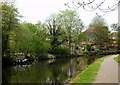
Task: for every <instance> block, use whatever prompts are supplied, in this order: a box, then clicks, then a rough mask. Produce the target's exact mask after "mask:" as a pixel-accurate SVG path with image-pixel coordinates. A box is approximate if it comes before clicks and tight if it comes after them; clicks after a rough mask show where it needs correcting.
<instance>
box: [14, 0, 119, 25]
mask: <svg viewBox="0 0 120 85" xmlns="http://www.w3.org/2000/svg"><path fill="white" fill-rule="evenodd" d="M99 1H100V0H99ZM108 1H109V2H106V4H105V6H103V8H104V7H106V6H107V5H108V4H110V5H111V4H114V1H115V0H111V2H110V0H108ZM112 1H113V2H112ZM66 2H68V3H70V2H71V0H16V3H15V5H16V8H18V11H19V13H20V15H22V16H24V17H23V18H21V21H22V22H23V21H27V22H31V23H37V22H38V21H41V22H42V23H43V22H44V21H45V20H46V19H47V17H49V16H50V15H51V14H53V13H59V11H61V10H65V9H70V8H68V7H67V6H65V5H64V4H65V3H66ZM97 3H98V2H97ZM96 12H97V13H98V14H101V12H100V11H99V10H96V11H92V12H88V11H85V10H83V9H82V8H79V9H78V10H77V13H78V14H79V16H80V19H81V20H82V21H83V23H84V25H85V26H86V27H87V26H88V25H89V24H90V22H91V20H92V19H93V18H94V17H95V15H96ZM103 18H104V19H105V20H106V22H107V24H108V25H109V26H110V25H111V24H113V23H117V22H118V10H116V11H113V12H109V13H107V14H106V15H105V16H103Z"/></svg>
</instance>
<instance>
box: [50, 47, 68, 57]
mask: <svg viewBox="0 0 120 85" xmlns="http://www.w3.org/2000/svg"><path fill="white" fill-rule="evenodd" d="M49 53H52V54H60V55H66V54H69V52H68V49H67V48H65V47H60V46H58V47H53V48H51V49H50V50H49Z"/></svg>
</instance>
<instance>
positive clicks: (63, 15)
mask: <svg viewBox="0 0 120 85" xmlns="http://www.w3.org/2000/svg"><path fill="white" fill-rule="evenodd" d="M59 18H60V20H61V24H62V28H64V29H65V32H66V37H67V38H68V48H69V51H72V48H71V44H72V43H73V42H77V40H78V37H77V36H78V35H79V34H80V33H81V31H82V29H83V28H84V26H83V22H82V21H81V19H80V18H79V16H78V14H77V13H76V11H72V10H65V11H61V12H60V13H59ZM73 37H76V39H77V40H76V39H75V38H74V39H75V40H73Z"/></svg>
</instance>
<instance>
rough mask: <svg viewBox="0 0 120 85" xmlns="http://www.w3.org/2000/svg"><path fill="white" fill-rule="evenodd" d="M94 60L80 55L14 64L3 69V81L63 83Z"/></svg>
mask: <svg viewBox="0 0 120 85" xmlns="http://www.w3.org/2000/svg"><path fill="white" fill-rule="evenodd" d="M93 60H94V59H92V58H90V57H79V58H73V59H58V60H55V59H53V60H48V61H46V60H45V61H40V62H36V63H34V64H32V65H17V66H12V67H9V68H6V69H3V83H4V82H9V83H63V82H65V80H66V79H68V78H70V77H72V76H73V75H75V74H76V73H77V72H78V71H82V70H83V69H84V68H85V67H86V66H87V65H88V64H90V63H91V62H92V61H93ZM8 71H9V72H8Z"/></svg>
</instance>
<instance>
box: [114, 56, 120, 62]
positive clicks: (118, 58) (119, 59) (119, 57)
mask: <svg viewBox="0 0 120 85" xmlns="http://www.w3.org/2000/svg"><path fill="white" fill-rule="evenodd" d="M114 60H116V61H117V62H118V63H119V64H120V55H118V57H115V58H114Z"/></svg>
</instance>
